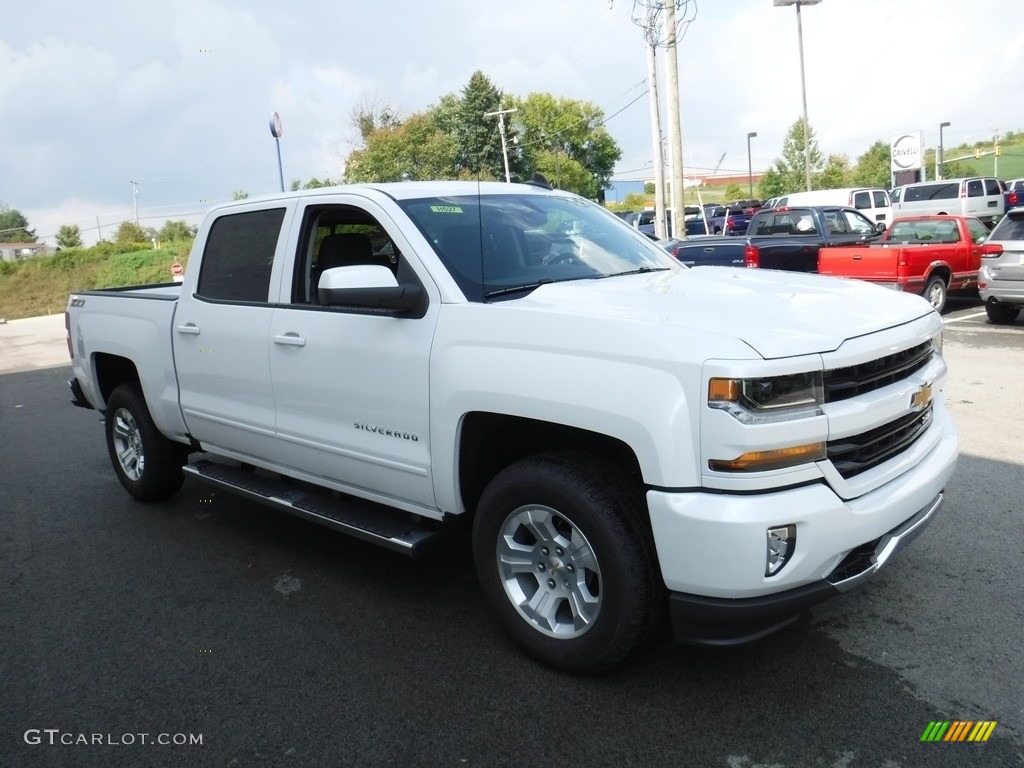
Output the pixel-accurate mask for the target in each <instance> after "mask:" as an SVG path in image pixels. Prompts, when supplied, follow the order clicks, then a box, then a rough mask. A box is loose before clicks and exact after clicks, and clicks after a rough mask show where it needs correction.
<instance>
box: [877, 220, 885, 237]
mask: <svg viewBox="0 0 1024 768" xmlns="http://www.w3.org/2000/svg"><path fill="white" fill-rule="evenodd" d="M886 229H887V227H886V226H885V222H884V221H880V222H878V223H877V224H875V232H876V233H877V234H879V235H884V234H885V230H886Z"/></svg>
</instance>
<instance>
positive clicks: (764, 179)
mask: <svg viewBox="0 0 1024 768" xmlns="http://www.w3.org/2000/svg"><path fill="white" fill-rule="evenodd" d="M792 191H794V190H788V189H786V183H785V182H784V181H783V179H782V175H781V174H780V173H779V172H778V171H777V170H775V168H774V167H773V168H769V169H768V170H767V171H765V172H764V173H762V174H761V179H760V180H759V181H758V182H757V196H758V197H760V198H761V199H762V200H767V199H769V198H771V197H779V196H780V195H784V194H786V193H787V192H792Z"/></svg>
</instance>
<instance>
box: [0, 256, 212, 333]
mask: <svg viewBox="0 0 1024 768" xmlns="http://www.w3.org/2000/svg"><path fill="white" fill-rule="evenodd" d="M191 247H192V243H191V241H188V242H180V243H171V244H170V245H168V246H167V247H165V248H158V249H152V248H145V247H144V246H143V245H142V244H141V243H136V244H128V245H123V244H117V243H99V244H98V245H95V246H93V247H91V248H66V249H64V250H61V251H58V252H57V253H54V254H52V255H50V256H41V257H39V258H35V259H25V260H24V261H15V262H9V261H0V317H5V318H7V319H8V320H14V319H17V318H21V317H34V316H37V315H50V314H55V313H58V312H63V311H64V307H65V306H66V305H67V302H68V294H69V293H72V292H73V291H84V290H90V289H93V288H112V287H117V286H124V285H143V284H148V283H166V282H170V280H171V265H172V264H174V262H175V261H176V260H177V261H180V262H181V263H182V264H185V263H186V262H187V261H188V253H189V250H190V249H191Z"/></svg>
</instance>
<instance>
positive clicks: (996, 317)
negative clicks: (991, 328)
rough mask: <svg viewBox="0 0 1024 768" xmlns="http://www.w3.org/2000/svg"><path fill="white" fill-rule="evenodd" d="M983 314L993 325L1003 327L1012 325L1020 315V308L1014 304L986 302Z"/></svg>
mask: <svg viewBox="0 0 1024 768" xmlns="http://www.w3.org/2000/svg"><path fill="white" fill-rule="evenodd" d="M985 312H986V313H987V314H988V319H989V320H991V321H992V322H993V323H998V324H1000V325H1003V324H1005V323H1012V322H1013V321H1014V320H1016V319H1017V315H1019V314H1020V307H1018V306H1017V305H1016V304H1003V303H1002V302H995V301H988V302H986V303H985Z"/></svg>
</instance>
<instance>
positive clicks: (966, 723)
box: [921, 720, 996, 741]
mask: <svg viewBox="0 0 1024 768" xmlns="http://www.w3.org/2000/svg"><path fill="white" fill-rule="evenodd" d="M995 729H996V721H995V720H932V721H931V722H930V723H928V727H927V728H925V729H924V733H922V734H921V741H988V737H989V736H991V735H992V731H994V730H995Z"/></svg>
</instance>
